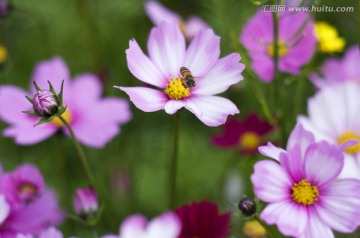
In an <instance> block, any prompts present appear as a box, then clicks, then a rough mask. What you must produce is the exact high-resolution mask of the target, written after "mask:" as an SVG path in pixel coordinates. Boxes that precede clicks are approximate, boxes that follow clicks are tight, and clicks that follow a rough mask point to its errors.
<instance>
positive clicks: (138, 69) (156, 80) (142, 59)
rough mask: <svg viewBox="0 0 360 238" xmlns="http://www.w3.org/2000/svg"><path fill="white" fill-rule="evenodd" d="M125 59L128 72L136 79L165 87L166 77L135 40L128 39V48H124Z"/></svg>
mask: <svg viewBox="0 0 360 238" xmlns="http://www.w3.org/2000/svg"><path fill="white" fill-rule="evenodd" d="M126 60H127V64H128V67H129V70H130V72H131V73H132V74H133V75H134V76H135V77H136V78H137V79H139V80H141V81H143V82H144V83H148V84H150V85H154V86H157V87H159V88H164V87H165V85H166V82H167V80H168V78H167V77H166V76H165V75H164V73H163V72H161V71H160V69H159V68H158V67H157V66H156V65H155V64H154V63H153V62H152V61H151V60H150V59H149V58H148V57H147V56H146V55H145V54H144V53H143V52H142V50H141V48H140V46H139V45H138V43H137V42H136V41H135V40H130V42H129V49H127V50H126Z"/></svg>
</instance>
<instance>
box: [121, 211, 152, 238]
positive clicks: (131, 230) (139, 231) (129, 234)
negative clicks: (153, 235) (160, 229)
mask: <svg viewBox="0 0 360 238" xmlns="http://www.w3.org/2000/svg"><path fill="white" fill-rule="evenodd" d="M146 225H147V220H146V218H145V217H144V216H142V215H132V216H130V217H128V218H126V220H125V221H124V222H123V223H122V224H121V227H120V237H121V238H134V237H139V238H145V227H146Z"/></svg>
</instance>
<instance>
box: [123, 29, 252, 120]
mask: <svg viewBox="0 0 360 238" xmlns="http://www.w3.org/2000/svg"><path fill="white" fill-rule="evenodd" d="M148 51H149V55H150V58H149V57H147V56H146V55H144V53H143V52H142V50H141V49H140V47H139V45H138V43H137V42H136V41H135V40H131V41H130V48H129V49H128V50H126V56H127V62H128V67H129V70H130V71H131V73H132V74H133V75H134V76H135V77H136V78H138V79H139V80H141V81H143V82H144V83H147V84H150V85H152V86H154V87H157V88H159V89H160V90H156V89H153V88H150V87H117V88H119V89H120V90H123V91H124V92H126V93H127V94H128V95H129V97H130V100H131V101H132V102H133V103H134V104H135V106H136V107H137V108H139V109H140V110H143V111H145V112H153V111H158V110H161V109H165V112H166V113H168V114H174V113H175V112H176V111H178V110H179V109H180V108H183V107H185V108H186V109H188V110H189V111H191V112H192V113H194V114H195V116H197V117H198V118H199V120H200V121H202V122H203V123H204V124H206V125H208V126H219V125H221V124H224V123H225V121H226V118H227V116H228V115H234V114H236V113H239V110H238V109H237V107H236V106H235V104H234V103H232V102H231V101H230V100H228V99H226V98H223V97H219V96H214V95H213V94H218V93H222V92H224V91H226V90H227V89H228V88H229V87H230V86H231V85H234V84H236V83H238V82H240V81H241V80H242V79H243V77H242V75H241V72H242V71H243V69H244V67H245V66H244V65H243V64H241V63H239V61H240V55H239V54H236V53H233V54H230V55H228V56H226V57H224V58H221V59H219V55H220V38H219V37H218V36H216V35H215V34H214V32H213V31H212V30H211V29H208V30H202V31H200V32H199V33H198V34H197V35H196V37H195V38H194V39H193V40H192V42H191V43H190V46H189V47H188V48H187V50H186V46H185V39H184V36H183V35H182V34H181V32H180V30H179V28H178V27H177V26H176V25H174V24H168V23H162V24H161V25H160V26H159V27H154V28H153V29H152V31H151V33H150V37H149V39H148ZM183 66H184V67H187V68H188V69H189V70H190V71H191V73H192V75H193V76H194V77H195V81H196V86H195V87H192V88H185V87H184V86H183V85H182V80H181V75H180V68H181V67H183Z"/></svg>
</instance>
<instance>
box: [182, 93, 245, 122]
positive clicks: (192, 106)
mask: <svg viewBox="0 0 360 238" xmlns="http://www.w3.org/2000/svg"><path fill="white" fill-rule="evenodd" d="M185 107H186V108H187V109H188V110H190V111H191V112H192V113H194V114H195V116H196V117H197V118H199V120H200V121H202V122H203V123H204V124H205V125H207V126H219V125H222V124H224V123H225V122H226V119H227V116H228V115H234V114H236V113H239V110H238V109H237V107H236V106H235V104H234V103H233V102H231V101H230V100H228V99H226V98H223V97H218V96H199V97H191V98H189V99H188V100H186V104H185Z"/></svg>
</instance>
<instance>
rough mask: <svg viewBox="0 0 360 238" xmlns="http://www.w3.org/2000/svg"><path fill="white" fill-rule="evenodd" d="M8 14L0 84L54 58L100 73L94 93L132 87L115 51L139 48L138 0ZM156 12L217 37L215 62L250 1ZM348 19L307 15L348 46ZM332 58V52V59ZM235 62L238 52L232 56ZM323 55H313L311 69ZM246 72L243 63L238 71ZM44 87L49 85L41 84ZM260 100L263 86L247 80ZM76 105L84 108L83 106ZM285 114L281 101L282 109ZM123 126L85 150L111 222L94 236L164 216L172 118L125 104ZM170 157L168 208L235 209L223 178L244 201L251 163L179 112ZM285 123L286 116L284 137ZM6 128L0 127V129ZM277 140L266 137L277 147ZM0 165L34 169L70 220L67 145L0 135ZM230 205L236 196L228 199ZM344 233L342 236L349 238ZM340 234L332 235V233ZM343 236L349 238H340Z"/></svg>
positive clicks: (235, 96) (63, 140)
mask: <svg viewBox="0 0 360 238" xmlns="http://www.w3.org/2000/svg"><path fill="white" fill-rule="evenodd" d="M11 2H12V5H13V10H12V12H11V14H10V15H9V16H8V17H7V18H6V19H4V20H1V22H0V44H2V45H4V46H5V47H6V48H7V49H8V59H7V62H6V64H5V65H3V67H2V68H1V69H0V84H14V85H17V86H19V87H22V88H24V89H26V90H27V89H28V87H29V83H30V77H31V73H32V70H33V68H34V66H35V65H36V63H37V62H39V61H42V60H47V59H50V58H51V57H52V56H54V55H60V56H62V57H63V58H64V60H65V61H66V62H67V64H68V66H69V68H70V71H71V73H72V75H73V76H75V75H77V74H80V73H83V72H93V73H96V74H99V75H101V79H102V82H103V84H104V89H105V90H104V95H106V96H118V97H122V98H127V96H126V94H125V93H123V92H121V91H119V90H116V89H114V88H113V87H112V86H113V85H122V86H137V85H139V84H140V82H139V81H138V80H136V79H135V78H134V77H133V76H132V75H131V74H130V72H129V71H128V69H127V64H126V58H125V50H126V49H127V48H128V42H129V40H130V39H131V38H135V39H136V40H137V41H138V42H139V44H140V46H142V48H143V49H144V51H145V50H146V47H145V46H146V42H147V37H148V34H149V31H150V29H151V27H152V23H151V22H150V20H149V19H148V17H147V16H146V14H145V12H144V1H143V0H131V1H130V0H31V1H30V0H16V1H11ZM160 2H161V3H162V4H164V5H165V6H166V7H168V8H170V9H171V10H174V11H176V12H178V13H179V14H181V15H183V16H184V17H186V16H189V15H199V16H200V17H202V18H203V19H204V20H205V21H206V22H207V23H208V24H209V25H210V26H212V27H213V29H214V31H215V33H216V34H218V35H220V36H221V39H222V40H221V46H222V53H221V55H222V56H224V55H227V54H228V53H230V52H233V51H234V49H236V48H237V46H236V44H234V40H236V39H237V37H238V36H239V34H240V32H241V29H242V27H243V25H244V24H245V23H246V21H247V20H248V19H249V18H250V17H251V16H252V15H253V14H254V13H255V11H256V9H257V6H255V5H254V4H253V3H252V2H251V1H250V0H221V1H219V0H197V1H194V0H183V1H180V0H176V1H175V0H167V1H160ZM357 2H358V1H357V0H347V1H335V0H333V1H322V2H319V3H318V4H320V6H321V5H322V4H324V5H328V6H355V5H356V3H357ZM356 12H359V9H358V8H357V9H356V10H355V12H353V13H317V14H316V15H315V18H316V19H317V20H325V21H328V22H329V23H330V24H332V25H334V26H335V27H336V28H337V29H338V30H339V34H340V35H341V36H342V37H344V38H345V39H346V41H347V46H350V45H352V44H355V43H357V42H358V41H357V40H358V36H359V32H357V31H356V29H357V23H356ZM340 55H341V54H339V55H337V56H338V57H340ZM242 56H243V57H245V55H242ZM326 57H329V55H322V54H319V55H318V56H317V58H316V61H315V63H314V66H313V67H314V69H315V68H316V67H318V66H319V65H321V62H322V60H323V59H324V58H326ZM247 67H248V66H247ZM244 76H245V80H244V81H243V82H241V83H240V84H239V85H237V86H234V87H232V88H231V89H230V90H229V91H228V92H226V94H225V95H226V97H228V98H230V99H231V100H232V101H233V102H235V104H236V105H237V106H238V108H239V109H240V110H241V114H240V115H239V116H238V117H240V118H244V117H246V115H248V113H250V112H258V113H259V115H260V116H261V110H260V108H259V105H258V103H257V101H256V100H255V97H254V92H253V91H252V90H251V89H250V85H249V84H250V83H249V82H248V81H249V80H255V79H252V78H251V77H248V74H247V73H244ZM287 77H288V78H289V80H290V81H294V83H292V84H289V85H288V86H286V87H287V88H286V90H287V95H289V96H290V95H292V93H293V92H294V91H295V87H296V84H297V82H296V80H298V79H299V78H298V77H295V76H287ZM49 80H51V79H49ZM253 83H254V84H255V85H256V90H262V91H263V93H264V95H265V97H266V96H267V93H268V92H269V91H268V90H267V87H268V85H262V84H260V83H259V82H253ZM305 87H306V90H305V91H304V95H303V98H302V102H301V104H300V105H301V108H300V112H302V113H305V112H306V104H305V102H306V97H307V96H310V95H312V94H313V93H314V89H313V87H312V86H311V84H310V83H309V82H308V81H306V83H305ZM85 101H86V99H84V107H86V103H85ZM282 106H284V107H285V108H292V106H293V105H292V104H291V102H290V103H289V102H286V103H284V105H282ZM131 109H132V112H133V119H132V120H131V121H130V122H129V123H128V124H126V125H124V126H123V127H122V131H121V133H120V134H119V135H118V136H117V137H116V138H115V139H114V140H113V141H112V142H110V143H109V144H108V145H107V146H106V147H105V148H104V149H102V150H98V149H92V148H85V152H86V154H87V156H88V158H89V160H90V163H91V166H92V168H93V170H94V172H95V175H96V177H97V178H98V180H100V182H101V184H102V186H103V187H104V188H105V191H106V192H107V203H108V205H107V212H108V215H109V216H110V217H111V222H110V223H111V224H109V223H108V222H106V221H101V226H100V228H99V229H97V231H98V233H99V234H104V233H109V232H110V231H112V232H116V231H117V229H118V225H119V224H120V222H121V220H122V219H123V218H124V217H126V216H127V215H129V214H132V213H136V212H141V213H144V214H146V215H147V216H148V217H152V216H155V215H158V214H160V213H162V212H163V211H165V210H167V209H168V201H167V200H168V189H167V188H168V182H167V181H168V172H167V171H168V166H169V162H170V157H171V153H172V142H173V123H174V117H173V116H169V115H167V114H166V113H165V112H163V111H160V112H155V113H145V112H142V111H139V110H137V109H136V108H135V107H134V106H133V105H131ZM180 120H181V121H180V127H181V129H180V154H179V172H178V174H179V176H178V187H177V190H178V197H177V204H178V205H180V204H184V203H189V202H191V201H200V200H202V199H208V200H212V201H216V202H217V203H218V204H219V205H220V207H221V209H222V211H224V210H229V209H232V210H234V211H236V209H235V205H234V204H235V203H237V202H238V200H235V199H234V200H229V198H228V197H227V196H226V192H225V190H226V189H225V188H226V186H225V185H224V181H225V177H226V176H227V175H228V174H229V173H233V174H236V175H238V176H240V178H241V179H242V187H241V188H239V191H242V192H241V193H243V194H247V195H249V196H252V187H251V184H250V181H249V176H250V174H251V173H252V171H253V169H252V165H253V164H254V163H255V162H256V160H258V159H261V156H259V155H257V156H252V157H249V156H244V155H241V154H240V153H239V152H238V151H237V150H236V149H233V150H221V149H218V148H215V147H214V146H213V145H211V143H210V136H211V135H213V134H216V133H219V132H220V131H221V128H210V127H207V126H205V125H204V124H202V123H201V122H200V121H199V120H198V119H197V118H196V117H195V116H194V115H192V114H191V113H190V112H188V111H186V110H184V111H182V112H181V119H180ZM294 124H295V119H294V118H291V117H290V118H288V120H287V122H286V127H288V131H290V130H291V128H292V127H293V126H294ZM5 127H6V124H4V123H3V122H0V129H1V130H2V129H4V128H5ZM277 136H278V135H277V134H276V133H275V134H274V135H272V138H273V139H275V140H277V139H278V138H277ZM0 161H1V163H2V164H3V166H4V168H5V170H11V169H13V168H14V167H15V166H17V165H19V164H20V163H24V162H26V163H34V164H36V165H37V166H39V168H40V170H41V171H42V172H43V174H44V176H45V178H46V181H47V184H48V186H50V187H52V188H53V189H54V190H55V191H56V192H57V194H58V196H59V199H60V203H61V205H62V206H63V207H64V209H66V210H67V211H68V212H69V213H73V209H72V198H73V195H74V193H75V189H76V188H77V187H84V186H87V180H86V177H85V174H84V172H83V170H82V168H81V166H80V164H79V160H78V158H77V153H76V151H75V148H74V147H73V145H72V142H71V141H70V139H69V138H67V137H66V136H63V135H62V134H60V133H59V134H56V135H55V136H52V137H51V138H50V139H48V140H46V141H44V142H41V143H39V144H36V145H33V146H18V145H16V144H15V143H14V141H13V140H12V139H9V138H3V137H0ZM238 199H240V197H238ZM232 226H233V229H234V232H233V235H234V237H242V235H241V227H242V221H241V220H240V219H239V218H236V216H235V218H234V220H233V224H232ZM61 229H62V230H63V231H64V233H65V236H68V235H77V236H81V237H90V234H91V233H92V231H89V229H87V228H86V227H84V226H81V225H79V224H78V223H76V222H75V221H73V220H69V219H68V220H66V221H65V223H64V224H63V226H62V227H61ZM359 236H360V235H356V234H354V235H353V236H351V237H359ZM339 237H340V236H339ZM344 237H350V236H344Z"/></svg>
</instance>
